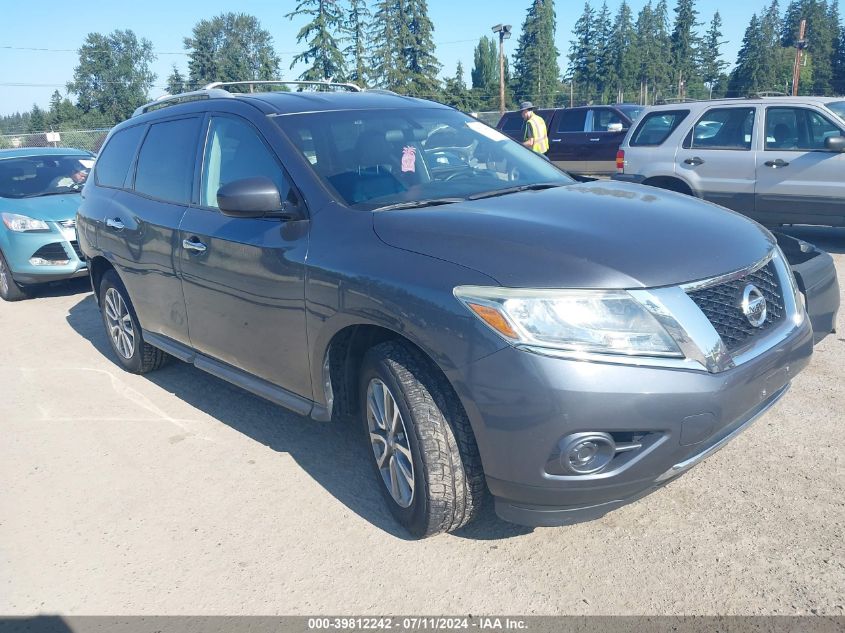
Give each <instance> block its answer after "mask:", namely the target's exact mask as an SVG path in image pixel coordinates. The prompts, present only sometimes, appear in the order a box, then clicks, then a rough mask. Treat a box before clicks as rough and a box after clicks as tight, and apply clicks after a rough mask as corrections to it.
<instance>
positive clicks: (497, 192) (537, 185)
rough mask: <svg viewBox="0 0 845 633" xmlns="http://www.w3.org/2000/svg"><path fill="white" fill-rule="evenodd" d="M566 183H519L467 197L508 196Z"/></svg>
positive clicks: (472, 198)
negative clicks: (515, 185) (514, 185)
mask: <svg viewBox="0 0 845 633" xmlns="http://www.w3.org/2000/svg"><path fill="white" fill-rule="evenodd" d="M565 184H566V183H562V182H538V183H534V184H533V185H519V186H518V187H506V188H505V189H494V190H492V191H482V192H481V193H474V194H473V195H471V196H468V197H467V200H481V199H482V198H494V197H496V196H506V195H508V194H509V193H519V192H520V191H539V190H541V189H554V188H555V187H563V186H564V185H565Z"/></svg>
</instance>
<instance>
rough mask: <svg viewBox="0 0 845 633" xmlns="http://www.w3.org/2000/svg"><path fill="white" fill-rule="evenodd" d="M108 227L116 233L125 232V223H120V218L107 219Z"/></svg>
mask: <svg viewBox="0 0 845 633" xmlns="http://www.w3.org/2000/svg"><path fill="white" fill-rule="evenodd" d="M106 226H107V227H109V228H110V229H114V230H115V231H122V230H123V222H121V221H120V218H106Z"/></svg>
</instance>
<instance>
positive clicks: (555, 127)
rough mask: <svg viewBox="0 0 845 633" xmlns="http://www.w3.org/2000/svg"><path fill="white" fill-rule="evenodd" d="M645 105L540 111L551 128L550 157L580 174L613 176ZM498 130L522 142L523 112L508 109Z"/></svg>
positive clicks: (551, 159) (570, 170) (548, 154)
mask: <svg viewBox="0 0 845 633" xmlns="http://www.w3.org/2000/svg"><path fill="white" fill-rule="evenodd" d="M643 109H644V108H643V106H639V105H633V104H620V105H613V106H583V107H576V108H556V109H554V110H538V111H537V112H538V114H540V116H542V117H543V119H544V120H545V121H546V127H547V128H548V130H549V151H548V153H547V154H546V156H547V157H548V159H549V160H550V161H552V162H553V163H554V164H555V165H557V166H558V167H560V168H561V169H563V170H565V171H567V172H569V173H571V174H574V175H578V176H610V175H611V174H613V173H615V172H616V150H618V149H619V144H620V143H621V142H622V139H624V138H625V133H626V132H627V131H628V129H629V128H630V127H631V125H632V124H633V122H634V121H636V120H637V117H638V116H639V115H640V113H641V112H642V111H643ZM496 128H497V129H499V130H501V131H502V132H504V133H505V134H507V135H508V136H510V137H511V138H513V139H515V140H517V141H522V140H523V137H524V130H525V122H524V121H523V120H522V114H521V113H520V112H518V111H517V112H506V113H505V114H504V115H503V116H502V118H501V119H500V120H499V123H498V125H497V126H496Z"/></svg>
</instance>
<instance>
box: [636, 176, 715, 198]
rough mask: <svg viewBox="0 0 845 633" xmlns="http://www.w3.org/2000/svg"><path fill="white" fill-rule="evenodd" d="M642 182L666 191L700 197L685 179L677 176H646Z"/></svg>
mask: <svg viewBox="0 0 845 633" xmlns="http://www.w3.org/2000/svg"><path fill="white" fill-rule="evenodd" d="M642 184H644V185H648V186H650V187H657V188H658V189H666V190H667V191H674V192H676V193H682V194H684V195H687V196H693V197H695V198H700V197H701V196H700V195H699V194H698V193H697V192H696V191H695V190H694V189H693V188H692V187H691V186H690V184H689V183H688V182H687V181H686V180H684V179H683V178H679V177H678V176H652V177H651V178H646V179H645V180H644V181H643V183H642Z"/></svg>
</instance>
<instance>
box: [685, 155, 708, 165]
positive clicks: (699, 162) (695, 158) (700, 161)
mask: <svg viewBox="0 0 845 633" xmlns="http://www.w3.org/2000/svg"><path fill="white" fill-rule="evenodd" d="M684 163H686V164H687V165H692V166H693V167H697V166H698V165H703V164H704V160H703V159H701V158H699V157H698V156H693V157H692V158H687V159H686V160H685V161H684Z"/></svg>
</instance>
